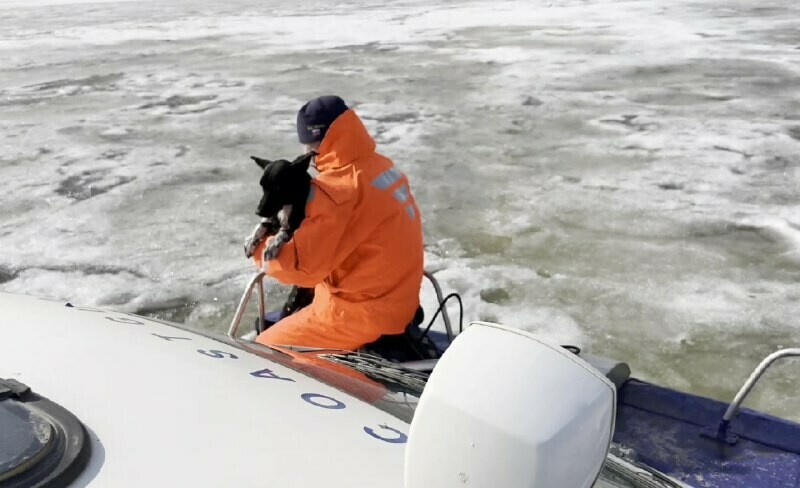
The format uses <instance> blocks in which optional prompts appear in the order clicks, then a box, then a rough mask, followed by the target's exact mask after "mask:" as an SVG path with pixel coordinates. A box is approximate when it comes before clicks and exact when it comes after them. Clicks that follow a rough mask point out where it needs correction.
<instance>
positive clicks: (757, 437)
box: [614, 380, 800, 488]
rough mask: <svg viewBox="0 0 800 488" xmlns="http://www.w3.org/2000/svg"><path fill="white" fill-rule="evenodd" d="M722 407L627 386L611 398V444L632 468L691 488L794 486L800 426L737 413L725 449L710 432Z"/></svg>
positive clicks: (634, 383)
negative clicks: (630, 452) (628, 457)
mask: <svg viewBox="0 0 800 488" xmlns="http://www.w3.org/2000/svg"><path fill="white" fill-rule="evenodd" d="M726 408H727V405H726V404H724V403H721V402H718V401H714V400H710V399H707V398H702V397H698V396H695V395H690V394H687V393H681V392H677V391H674V390H670V389H667V388H662V387H659V386H655V385H651V384H648V383H644V382H641V381H638V380H629V381H628V382H626V383H625V385H623V387H622V388H620V389H619V391H618V410H617V424H616V432H615V434H614V441H615V442H617V443H620V444H622V445H624V446H626V447H629V448H633V449H634V450H635V451H636V455H637V458H638V460H639V461H642V462H644V463H645V464H647V465H649V466H652V467H653V468H656V469H658V470H660V471H662V472H663V473H665V474H668V475H670V476H672V477H674V478H676V479H679V480H681V481H683V482H684V483H686V484H688V485H690V486H693V487H697V488H723V487H724V488H739V487H742V488H744V487H747V488H797V487H800V425H798V424H795V423H792V422H788V421H786V420H782V419H780V418H777V417H772V416H769V415H765V414H762V413H759V412H756V411H753V410H749V409H745V408H742V409H740V410H739V413H738V415H737V416H736V417H735V418H734V419H733V421H732V422H731V424H730V428H729V433H732V434H735V435H736V436H738V440H737V441H736V443H735V444H733V445H729V444H727V443H725V442H721V441H718V440H716V439H710V438H708V437H707V436H706V437H704V436H703V435H701V433H703V432H709V433H713V432H715V431H716V428H717V425H718V424H719V421H720V419H721V418H722V414H723V412H724V411H725V409H726Z"/></svg>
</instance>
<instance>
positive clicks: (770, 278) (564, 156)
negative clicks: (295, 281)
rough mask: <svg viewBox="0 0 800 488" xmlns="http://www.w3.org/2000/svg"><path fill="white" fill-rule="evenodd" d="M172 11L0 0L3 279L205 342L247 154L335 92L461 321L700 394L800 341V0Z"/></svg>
mask: <svg viewBox="0 0 800 488" xmlns="http://www.w3.org/2000/svg"><path fill="white" fill-rule="evenodd" d="M166 3H167V2H121V3H120V2H102V3H76V2H74V1H63V0H61V1H50V2H41V0H39V1H37V2H30V1H27V2H21V1H2V0H0V127H1V128H0V147H2V149H1V150H0V189H2V191H0V289H3V290H8V291H16V292H25V293H31V294H37V295H44V296H50V297H58V298H63V299H69V300H71V301H73V302H74V303H81V304H85V305H101V306H108V307H113V308H117V309H121V310H125V311H130V312H137V313H144V314H150V315H155V316H158V317H162V318H166V319H170V320H175V321H180V322H186V323H191V324H194V325H197V326H200V327H203V328H208V329H214V330H218V331H222V330H224V329H225V328H226V325H227V322H228V320H229V318H230V315H231V314H232V310H233V307H234V302H236V301H237V300H238V298H239V295H240V293H241V291H242V288H243V286H244V284H245V282H246V280H247V278H248V277H249V276H250V275H251V273H253V268H251V266H250V264H249V263H248V262H247V261H246V260H245V259H244V257H243V255H242V250H241V242H242V240H243V238H244V236H245V235H246V234H247V233H248V232H249V230H250V229H251V228H252V226H253V224H254V223H255V216H254V215H253V210H254V207H255V205H256V203H257V202H258V199H259V187H258V184H257V178H258V176H259V174H258V170H257V168H256V166H255V165H253V164H252V163H251V162H250V161H249V160H248V156H249V155H251V154H258V155H262V156H265V157H277V156H281V157H292V156H295V155H296V154H297V153H298V151H299V147H298V145H297V144H296V143H295V132H294V116H295V113H296V110H297V108H298V107H299V106H300V104H302V103H303V102H304V101H305V100H307V99H308V98H310V97H313V96H316V95H319V94H325V93H338V94H340V95H342V96H343V97H344V98H345V99H346V100H348V102H350V104H351V105H352V106H353V107H354V108H355V109H356V110H357V112H358V113H359V114H360V115H361V116H362V117H363V118H364V119H365V122H366V124H367V126H368V128H369V129H370V130H371V131H372V133H373V134H374V136H375V138H376V140H377V142H378V144H379V149H380V151H381V152H383V153H384V154H386V155H388V156H390V157H392V158H393V159H394V160H395V162H396V163H397V164H398V166H400V168H401V169H402V170H404V171H405V172H406V173H407V174H408V175H409V178H410V179H411V183H412V187H413V191H414V193H415V196H416V198H417V201H418V203H419V205H420V207H421V210H422V213H423V216H424V225H425V233H426V242H427V254H426V256H427V265H428V266H429V268H430V269H433V270H437V276H438V277H439V278H440V280H442V282H443V285H444V287H445V288H446V289H447V290H448V291H458V292H459V293H461V294H462V296H463V297H464V302H465V305H466V318H467V319H468V320H471V319H484V320H496V321H501V322H504V323H508V324H511V325H515V326H519V327H523V328H526V329H529V330H534V331H538V332H540V333H542V334H544V335H546V336H548V337H550V338H553V339H555V340H558V341H562V342H570V343H578V344H580V345H582V346H583V347H584V348H585V349H588V350H590V351H592V352H593V353H596V354H603V355H608V356H612V357H615V358H619V359H623V360H626V361H628V362H629V363H630V364H631V366H632V369H633V371H634V373H635V375H636V376H638V377H640V378H643V379H646V380H650V381H654V382H657V383H661V384H665V385H668V386H671V387H675V388H679V389H681V390H687V391H691V392H696V393H699V394H703V395H709V396H712V397H715V398H720V399H728V398H729V397H731V396H732V395H733V393H734V391H735V390H736V389H737V388H738V386H739V385H740V383H741V382H742V381H743V380H744V378H745V377H746V376H747V374H748V373H749V371H750V369H751V368H753V367H754V366H755V365H756V363H757V362H758V360H759V359H760V358H761V357H762V356H764V355H766V354H768V353H770V352H772V351H774V350H775V349H776V348H778V347H781V346H783V347H788V346H792V345H795V346H796V345H800V319H798V317H799V316H800V284H798V282H799V280H800V4H798V2H796V1H795V0H780V1H757V2H756V1H750V2H745V1H732V0H691V1H690V0H670V1H659V2H654V1H614V0H606V1H599V0H596V1H588V0H586V1H578V0H566V1H555V0H553V1H549V2H544V1H539V2H533V1H526V2H500V1H492V2H475V3H465V2H453V1H451V2H436V3H435V4H434V5H431V3H432V2H422V1H406V2H378V1H364V2H354V1H345V2H340V3H337V4H335V5H332V4H331V3H329V2H323V1H321V0H319V1H315V2H311V1H305V2H277V1H274V0H272V1H263V0H259V1H249V0H248V1H243V0H231V1H225V2H208V1H202V2H197V1H192V2H169V3H168V4H166ZM289 5H291V6H290V7H289ZM423 298H424V303H425V304H426V305H428V306H429V308H428V312H429V313H431V312H432V310H431V308H430V305H431V303H432V300H431V296H430V294H429V293H426V294H425V296H424V297H423ZM799 391H800V364H797V363H796V362H795V363H794V364H792V363H791V362H787V364H785V365H782V366H779V367H776V368H775V369H774V370H773V371H771V372H770V373H769V374H768V375H767V377H766V378H765V379H764V380H763V382H762V384H761V385H760V386H759V387H758V388H757V390H756V392H755V393H754V396H753V397H752V398H751V399H750V400H748V405H750V406H753V407H756V408H759V409H763V410H767V411H770V412H773V413H776V414H778V415H781V416H785V417H789V418H793V419H795V420H800V393H798V392H799Z"/></svg>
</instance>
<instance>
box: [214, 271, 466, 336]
mask: <svg viewBox="0 0 800 488" xmlns="http://www.w3.org/2000/svg"><path fill="white" fill-rule="evenodd" d="M423 275H424V276H425V278H427V279H428V281H430V282H431V285H433V290H434V291H435V292H436V301H437V302H438V303H439V304H441V303H442V300H444V295H442V287H441V286H439V282H438V281H437V280H436V278H434V277H433V273H429V272H428V271H423ZM264 276H266V275H265V274H264V272H263V271H260V272H259V273H257V274H256V275H255V276H253V277H252V278H251V279H250V281H249V282H248V283H247V288H245V290H244V294H243V295H242V298H241V299H239V306H238V307H236V313H235V314H234V315H233V320H231V325H230V326H229V327H228V337H230V338H231V339H236V333H237V332H238V331H239V323H240V322H241V321H242V317H244V313H245V311H246V310H247V305H248V304H249V303H250V296H251V295H252V294H253V287H258V323H259V329H260V330H264V316H265V315H266V309H267V305H266V296H265V295H264ZM442 320H444V328H445V330H446V331H447V338H448V339H449V340H451V341H452V340H453V338H454V336H453V327H452V325H451V323H450V315H449V314H448V312H447V307H443V309H442Z"/></svg>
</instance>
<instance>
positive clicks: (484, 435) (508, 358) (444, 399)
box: [405, 323, 616, 488]
mask: <svg viewBox="0 0 800 488" xmlns="http://www.w3.org/2000/svg"><path fill="white" fill-rule="evenodd" d="M615 413H616V389H615V388H614V385H613V383H611V382H610V381H608V379H606V378H605V377H604V376H603V375H602V374H600V373H599V372H598V371H596V370H595V369H593V368H592V367H591V366H589V365H588V364H587V363H586V362H584V361H583V360H582V359H580V358H579V357H578V356H576V355H575V354H572V353H571V352H569V351H567V350H565V349H563V348H562V347H560V346H558V345H554V344H549V343H547V342H545V341H542V340H541V339H538V338H537V337H535V336H534V335H532V334H530V333H528V332H524V331H521V330H518V329H513V328H510V327H504V326H502V325H497V324H489V323H475V324H472V325H471V326H470V327H469V328H468V329H467V330H466V331H464V332H463V333H462V334H460V335H459V336H458V338H456V340H455V341H454V342H453V344H452V345H451V346H450V348H449V349H448V350H447V352H446V353H445V354H444V356H443V357H442V359H441V360H440V361H439V363H438V364H437V365H436V367H435V369H434V370H433V373H432V374H431V377H430V380H429V381H428V384H427V386H426V387H425V391H424V392H423V394H422V398H421V399H420V402H419V405H418V407H417V410H416V413H415V414H414V420H413V421H412V423H411V430H410V434H409V440H408V445H407V447H406V460H405V486H406V488H432V487H436V488H448V487H459V488H463V487H466V486H468V487H472V488H496V487H502V488H589V487H591V486H592V485H593V484H594V483H595V481H596V479H597V477H598V476H599V474H600V470H601V468H602V466H603V463H604V461H605V458H606V453H607V452H608V448H609V444H610V442H611V437H612V434H613V432H614V418H615Z"/></svg>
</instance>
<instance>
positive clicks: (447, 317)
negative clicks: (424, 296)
mask: <svg viewBox="0 0 800 488" xmlns="http://www.w3.org/2000/svg"><path fill="white" fill-rule="evenodd" d="M422 274H423V276H425V278H428V281H430V282H431V285H433V290H434V291H435V292H436V302H437V303H438V304H439V305H441V304H442V300H444V295H443V294H442V287H441V286H439V282H438V281H436V278H434V277H433V273H429V272H428V271H423V272H422ZM442 320H444V328H445V330H446V331H447V340H449V341H452V340H453V339H454V338H455V336H454V335H453V326H452V325H451V324H450V314H449V313H448V312H447V307H442Z"/></svg>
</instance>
